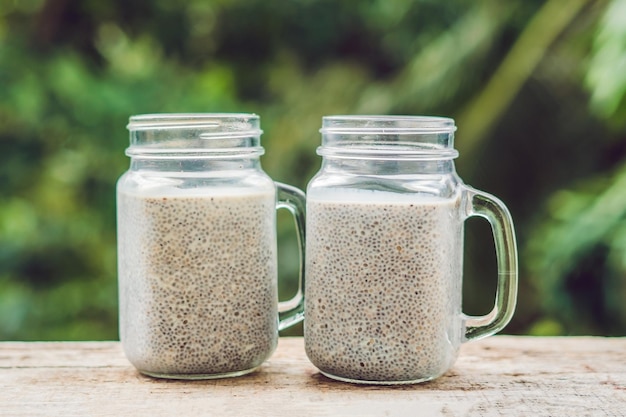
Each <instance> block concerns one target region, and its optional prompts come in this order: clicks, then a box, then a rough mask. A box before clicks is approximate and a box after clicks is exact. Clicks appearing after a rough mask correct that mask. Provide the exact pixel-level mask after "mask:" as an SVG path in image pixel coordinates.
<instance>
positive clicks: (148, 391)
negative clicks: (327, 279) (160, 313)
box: [0, 336, 626, 416]
mask: <svg viewBox="0 0 626 417" xmlns="http://www.w3.org/2000/svg"><path fill="white" fill-rule="evenodd" d="M174 413H176V414H181V415H187V414H189V415H219V416H276V415H292V414H293V415H294V416H336V415H341V416H344V415H345V416H351V415H354V416H383V415H402V416H404V415H406V416H408V415H443V416H500V415H513V416H518V415H519V416H522V415H529V416H560V415H564V416H604V415H606V416H624V415H626V338H598V337H571V338H570V337H568V338H533V337H514V336H496V337H492V338H489V339H485V340H482V341H479V342H474V343H468V344H466V345H464V346H463V347H462V350H461V355H460V357H459V360H458V361H457V363H456V365H455V367H454V368H453V369H452V370H451V371H450V372H448V373H447V374H446V375H444V376H443V377H441V378H439V379H438V380H436V381H433V382H430V383H426V384H421V385H412V386H397V387H385V386H359V385H352V384H346V383H341V382H336V381H333V380H330V379H328V378H326V377H324V376H322V375H320V374H319V373H318V372H317V370H316V369H315V367H314V366H313V365H311V363H310V362H309V361H308V359H307V358H306V355H305V354H304V348H303V341H302V339H301V338H281V339H280V342H279V347H278V349H277V351H276V353H275V354H274V355H273V356H272V358H271V359H270V360H269V361H268V362H267V363H266V364H265V365H263V367H262V368H261V369H260V370H259V371H258V372H256V373H254V374H251V375H248V376H244V377H240V378H232V379H223V380H212V381H167V380H157V379H153V378H148V377H144V376H142V375H140V374H139V373H137V372H136V371H135V369H134V368H133V367H132V366H131V365H130V364H129V363H128V362H127V361H126V359H125V358H124V356H123V353H122V350H121V347H120V345H119V343H118V342H67V343H41V342H39V343H24V342H2V343H0V415H1V416H22V415H23V416H43V415H46V416H57V415H59V416H86V415H98V416H119V415H133V416H142V415H151V416H165V415H172V414H174Z"/></svg>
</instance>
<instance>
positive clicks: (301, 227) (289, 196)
mask: <svg viewBox="0 0 626 417" xmlns="http://www.w3.org/2000/svg"><path fill="white" fill-rule="evenodd" d="M275 184H276V191H277V202H276V208H277V209H281V208H284V209H287V210H289V212H291V214H292V215H293V218H294V223H295V225H296V236H297V239H298V252H299V254H300V268H299V277H298V292H297V293H296V295H295V296H294V297H293V298H292V299H291V300H288V301H283V302H280V303H278V330H279V331H280V330H284V329H287V328H289V327H291V326H293V325H295V324H297V323H299V322H301V321H302V320H303V319H304V253H305V251H304V245H305V234H304V233H305V218H306V215H305V211H306V197H305V194H304V193H303V192H302V191H301V190H299V189H298V188H295V187H292V186H290V185H287V184H283V183H280V182H276V183H275Z"/></svg>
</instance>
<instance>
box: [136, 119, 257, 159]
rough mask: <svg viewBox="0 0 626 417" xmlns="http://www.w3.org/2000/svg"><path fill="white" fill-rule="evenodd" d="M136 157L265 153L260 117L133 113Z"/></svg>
mask: <svg viewBox="0 0 626 417" xmlns="http://www.w3.org/2000/svg"><path fill="white" fill-rule="evenodd" d="M127 128H128V130H129V131H130V146H129V147H128V148H127V149H126V155H128V156H131V157H133V158H141V157H144V158H183V157H184V158H199V157H203V156H204V157H212V158H230V157H246V156H251V157H253V156H259V155H262V154H263V152H264V151H263V147H262V146H261V139H260V136H261V134H262V133H263V131H262V130H261V128H260V118H259V116H257V115H256V114H247V113H162V114H159V113H155V114H142V115H136V116H131V117H130V119H129V123H128V125H127Z"/></svg>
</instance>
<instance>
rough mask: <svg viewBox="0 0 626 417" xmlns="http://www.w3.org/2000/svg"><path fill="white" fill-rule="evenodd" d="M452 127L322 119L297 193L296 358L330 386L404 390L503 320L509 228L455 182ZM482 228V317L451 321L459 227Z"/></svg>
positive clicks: (458, 279) (489, 204)
mask: <svg viewBox="0 0 626 417" xmlns="http://www.w3.org/2000/svg"><path fill="white" fill-rule="evenodd" d="M455 130H456V127H455V124H454V120H452V119H448V118H437V117H399V116H332V117H325V118H324V119H323V127H322V129H321V133H322V146H321V147H320V148H318V154H319V155H321V156H322V157H323V160H322V166H321V169H320V171H319V172H318V173H317V175H316V176H315V177H314V178H313V179H312V180H311V182H310V183H309V185H308V188H307V235H306V271H307V280H306V284H305V293H306V300H305V312H306V318H305V322H304V339H305V347H306V353H307V355H308V357H309V359H310V360H311V361H312V362H313V364H314V365H315V366H316V367H318V368H319V369H320V371H321V372H322V373H323V374H325V375H327V376H329V377H331V378H335V379H339V380H343V381H349V382H356V383H375V384H406V383H417V382H421V381H427V380H430V379H433V378H436V377H438V376H440V375H442V374H443V373H444V372H445V371H446V370H448V369H449V368H450V367H451V366H452V365H453V363H454V361H455V360H456V357H457V354H458V351H459V346H460V345H461V343H462V342H464V341H467V340H470V339H477V338H481V337H485V336H489V335H492V334H494V333H496V332H498V331H499V330H501V329H502V328H503V327H504V326H505V325H506V324H507V323H508V322H509V320H510V319H511V317H512V314H513V311H514V309H515V302H516V294H517V251H516V243H515V235H514V231H513V223H512V221H511V217H510V215H509V212H508V210H507V209H506V207H505V206H504V204H503V203H502V202H500V200H498V199H497V198H495V197H493V196H491V195H489V194H487V193H484V192H482V191H478V190H475V189H473V188H471V187H468V186H466V185H465V184H463V182H462V181H461V179H460V178H459V176H458V175H457V174H456V171H455V167H454V158H456V157H457V156H458V152H457V151H456V150H455V149H454V131H455ZM471 216H480V217H484V218H485V219H487V220H488V221H489V223H490V224H491V226H492V229H493V232H494V239H495V242H496V252H497V262H498V289H497V295H496V302H495V306H494V308H493V310H492V311H491V313H489V314H488V315H486V316H484V317H469V316H466V315H464V314H463V313H462V308H461V293H462V270H463V268H462V263H463V223H464V221H465V220H466V219H467V218H468V217H471Z"/></svg>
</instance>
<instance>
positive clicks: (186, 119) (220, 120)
mask: <svg viewBox="0 0 626 417" xmlns="http://www.w3.org/2000/svg"><path fill="white" fill-rule="evenodd" d="M126 128H127V129H128V130H129V131H131V132H134V131H143V130H167V129H203V130H206V132H205V134H206V135H208V134H211V133H216V134H217V133H219V134H229V135H232V134H238V135H247V136H260V135H261V134H262V133H263V131H262V130H261V128H260V118H259V116H258V115H256V114H253V113H152V114H140V115H135V116H131V117H130V118H129V120H128V125H127V126H126Z"/></svg>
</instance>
